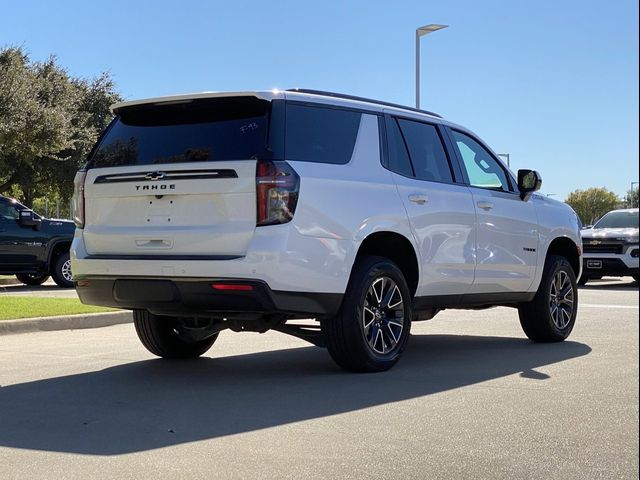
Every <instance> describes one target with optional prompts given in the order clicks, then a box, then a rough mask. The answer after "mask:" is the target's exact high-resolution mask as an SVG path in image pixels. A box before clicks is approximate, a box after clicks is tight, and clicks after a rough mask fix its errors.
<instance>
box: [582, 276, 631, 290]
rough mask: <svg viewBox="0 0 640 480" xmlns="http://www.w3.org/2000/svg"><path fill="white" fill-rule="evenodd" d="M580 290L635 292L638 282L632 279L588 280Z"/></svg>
mask: <svg viewBox="0 0 640 480" xmlns="http://www.w3.org/2000/svg"><path fill="white" fill-rule="evenodd" d="M580 288H581V289H582V288H584V289H585V290H612V291H622V292H624V291H629V290H637V289H638V282H636V281H635V280H633V279H632V278H629V279H627V278H624V279H621V278H602V279H598V280H589V283H587V284H586V285H582V286H581V287H580Z"/></svg>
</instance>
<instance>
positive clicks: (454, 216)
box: [71, 90, 582, 371]
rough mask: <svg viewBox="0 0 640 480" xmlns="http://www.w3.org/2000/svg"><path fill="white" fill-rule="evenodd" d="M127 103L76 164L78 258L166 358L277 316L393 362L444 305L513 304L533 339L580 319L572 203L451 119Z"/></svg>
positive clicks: (366, 102) (229, 103)
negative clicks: (543, 188)
mask: <svg viewBox="0 0 640 480" xmlns="http://www.w3.org/2000/svg"><path fill="white" fill-rule="evenodd" d="M113 112H114V113H115V115H116V119H115V120H114V121H113V123H112V124H111V125H110V126H109V127H108V129H107V130H106V131H105V132H104V134H103V136H102V138H101V139H100V140H99V141H98V143H97V145H96V147H95V148H94V150H93V152H92V153H91V155H90V157H89V160H88V163H87V165H86V168H85V169H83V170H81V171H80V172H78V174H77V176H76V179H75V187H76V194H75V221H76V225H77V227H78V228H77V229H76V233H75V238H74V241H73V245H72V247H71V255H72V271H73V274H74V280H75V282H76V287H77V291H78V295H79V296H80V299H81V300H82V301H83V302H84V303H87V304H94V305H105V306H110V307H118V308H124V309H131V310H133V313H134V322H135V326H136V330H137V333H138V336H139V338H140V340H141V341H142V343H143V344H144V346H145V347H146V348H147V349H149V350H150V351H151V352H152V353H154V354H156V355H159V356H161V357H169V358H187V357H196V356H199V355H202V354H203V353H204V352H206V351H207V350H208V349H209V348H210V347H211V345H212V344H213V343H214V341H215V340H216V338H217V337H218V333H219V332H220V331H222V330H225V329H231V330H234V331H253V332H264V331H266V330H269V329H274V330H279V331H281V332H284V333H287V334H291V335H295V336H297V337H300V338H303V339H305V340H308V341H309V342H311V343H313V344H316V345H320V346H326V347H327V348H328V350H329V353H330V354H331V356H332V357H333V359H334V360H335V361H336V362H337V363H338V364H339V365H340V366H342V367H344V368H346V369H348V370H353V371H380V370H386V369H388V368H390V367H391V366H393V365H394V364H395V363H396V361H397V360H398V359H399V357H400V356H401V354H402V352H403V350H404V348H405V346H406V345H407V342H408V339H409V330H410V327H411V322H412V321H417V320H427V319H430V318H432V317H433V316H434V315H435V314H436V313H437V312H438V311H440V310H443V309H446V308H464V309H466V308H469V309H477V308H485V307H492V306H497V305H502V306H511V307H516V308H518V312H519V316H520V322H521V324H522V327H523V329H524V331H525V333H526V335H527V336H528V337H529V338H530V339H532V340H533V341H536V342H555V341H562V340H564V339H565V338H566V337H567V336H568V335H569V333H570V332H571V330H572V328H573V325H574V322H575V317H576V311H577V302H578V297H577V289H576V278H578V277H579V276H580V269H581V266H582V261H581V239H580V232H579V227H578V219H577V217H576V215H575V213H574V212H573V210H571V209H570V208H569V207H568V206H567V205H565V204H563V203H560V202H557V201H554V200H551V199H549V198H547V197H544V196H540V195H538V194H535V193H534V192H535V191H536V190H538V189H539V188H540V184H541V179H540V176H539V175H538V173H537V172H535V171H531V170H520V171H519V172H518V178H517V179H516V178H515V177H514V176H513V175H512V173H511V172H510V171H509V170H508V169H507V168H506V167H505V166H504V165H503V164H502V163H501V162H500V160H499V159H498V157H497V156H496V155H495V153H493V152H492V151H491V149H489V148H488V147H487V146H486V145H484V144H483V143H482V141H481V140H479V139H478V137H477V136H475V135H474V134H473V133H472V132H470V131H469V130H467V129H465V128H463V127H460V126H458V125H455V124H453V123H451V122H448V121H446V120H444V119H442V118H441V117H440V116H439V115H436V114H433V113H429V112H426V111H421V110H416V109H412V108H409V107H403V106H400V105H395V104H389V103H385V102H379V101H375V100H370V99H364V98H360V97H352V96H347V95H339V94H334V93H328V92H319V91H312V90H294V91H286V92H279V91H274V92H244V93H201V94H195V95H182V96H174V97H165V98H156V99H150V100H140V101H131V102H124V103H119V104H117V105H114V107H113ZM296 319H315V320H316V321H317V323H309V322H304V323H300V322H297V323H296V322H292V320H296Z"/></svg>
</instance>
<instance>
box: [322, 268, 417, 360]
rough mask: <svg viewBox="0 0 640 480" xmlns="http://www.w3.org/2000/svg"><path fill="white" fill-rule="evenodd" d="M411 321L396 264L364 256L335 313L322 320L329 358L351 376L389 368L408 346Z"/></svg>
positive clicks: (405, 290) (406, 289) (408, 299)
mask: <svg viewBox="0 0 640 480" xmlns="http://www.w3.org/2000/svg"><path fill="white" fill-rule="evenodd" d="M398 302H399V303H398ZM384 303H386V306H385V305H384ZM390 307H391V308H390ZM376 313H377V315H376ZM411 318H412V305H411V293H410V292H409V287H408V286H407V282H406V280H405V278H404V276H403V274H402V272H401V271H400V269H399V268H398V267H397V266H396V264H395V263H393V262H391V261H390V260H388V259H386V258H383V257H374V256H365V257H362V258H360V259H359V260H357V262H356V264H355V265H354V268H353V272H352V273H351V278H350V279H349V284H348V285H347V291H346V293H345V296H344V298H343V301H342V305H341V307H340V310H339V312H338V314H337V315H336V316H335V317H331V318H328V319H325V320H324V321H323V330H324V332H325V337H326V339H327V348H328V350H329V354H330V355H331V357H332V358H333V360H334V361H335V362H336V363H337V364H338V365H339V366H340V367H342V368H343V369H345V370H349V371H352V372H381V371H384V370H388V369H390V368H391V367H393V366H394V365H395V364H396V363H397V362H398V360H399V359H400V357H401V356H402V352H403V351H404V349H405V347H406V345H407V342H408V340H409V332H410V329H411Z"/></svg>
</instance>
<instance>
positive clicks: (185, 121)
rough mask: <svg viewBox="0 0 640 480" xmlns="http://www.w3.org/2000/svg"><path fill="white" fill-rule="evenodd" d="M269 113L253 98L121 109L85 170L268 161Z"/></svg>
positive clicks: (233, 98)
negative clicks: (214, 162)
mask: <svg viewBox="0 0 640 480" xmlns="http://www.w3.org/2000/svg"><path fill="white" fill-rule="evenodd" d="M269 112H270V102H268V101H265V100H260V99H258V98H255V97H222V98H214V99H202V100H194V101H188V102H185V103H175V104H166V105H149V106H147V105H144V106H139V107H129V108H124V109H123V110H122V111H121V112H118V117H117V118H116V120H114V122H113V123H112V124H111V126H110V127H109V129H108V131H107V132H106V134H105V135H104V137H103V138H102V140H101V141H100V143H99V145H98V146H97V148H96V149H95V151H94V152H93V155H92V156H91V158H90V160H89V163H88V165H87V167H88V168H96V167H114V166H123V165H154V164H167V163H183V162H200V161H203V162H204V161H220V160H246V159H253V158H268V157H269V156H270V153H269V147H268V145H267V135H268V123H269Z"/></svg>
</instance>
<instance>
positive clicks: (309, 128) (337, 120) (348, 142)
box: [285, 103, 362, 164]
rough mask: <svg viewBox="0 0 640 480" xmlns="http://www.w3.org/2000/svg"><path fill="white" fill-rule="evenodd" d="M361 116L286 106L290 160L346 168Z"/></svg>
mask: <svg viewBox="0 0 640 480" xmlns="http://www.w3.org/2000/svg"><path fill="white" fill-rule="evenodd" d="M361 116H362V114H361V113H358V112H353V111H348V110H339V109H334V108H322V107H310V106H306V105H296V104H290V103H287V113H286V129H285V132H286V133H285V151H286V158H287V160H300V161H304V162H317V163H333V164H345V163H348V162H349V161H350V160H351V155H352V154H353V147H354V146H355V144H356V137H357V136H358V128H359V127H360V118H361Z"/></svg>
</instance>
